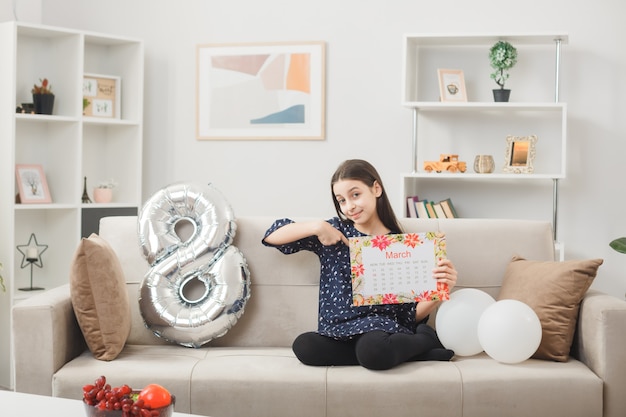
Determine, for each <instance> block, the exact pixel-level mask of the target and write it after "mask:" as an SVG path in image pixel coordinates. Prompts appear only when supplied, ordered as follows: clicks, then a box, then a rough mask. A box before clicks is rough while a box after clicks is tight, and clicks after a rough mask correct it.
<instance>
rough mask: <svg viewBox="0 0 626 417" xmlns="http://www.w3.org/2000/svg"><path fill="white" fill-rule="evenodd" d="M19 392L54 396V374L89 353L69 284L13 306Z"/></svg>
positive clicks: (14, 347)
mask: <svg viewBox="0 0 626 417" xmlns="http://www.w3.org/2000/svg"><path fill="white" fill-rule="evenodd" d="M12 330H13V352H14V371H15V391H19V392H27V393H32V394H41V395H52V375H53V374H54V373H55V372H56V371H57V370H59V369H60V368H61V367H62V366H63V365H65V364H66V363H67V362H69V361H70V360H72V359H73V358H75V357H76V356H78V355H80V354H81V353H82V352H84V351H85V349H86V348H87V345H86V343H85V339H84V338H83V334H82V332H81V330H80V327H79V326H78V322H77V321H76V317H75V316H74V310H73V308H72V302H71V299H70V289H69V284H66V285H63V286H60V287H57V288H54V289H51V290H48V291H45V292H43V293H40V294H37V295H34V296H32V297H30V298H28V299H26V300H24V301H22V302H20V303H18V304H16V305H15V306H14V307H13V324H12Z"/></svg>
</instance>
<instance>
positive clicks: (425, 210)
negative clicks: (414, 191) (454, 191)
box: [407, 197, 459, 219]
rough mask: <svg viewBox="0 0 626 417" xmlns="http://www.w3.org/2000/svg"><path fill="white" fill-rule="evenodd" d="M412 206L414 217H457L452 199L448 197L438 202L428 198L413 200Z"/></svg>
mask: <svg viewBox="0 0 626 417" xmlns="http://www.w3.org/2000/svg"><path fill="white" fill-rule="evenodd" d="M409 198H412V197H409ZM408 203H409V201H408V200H407V204H408ZM414 206H415V212H416V217H417V218H420V219H437V218H439V219H456V218H458V217H459V215H458V214H457V212H456V209H455V208H454V205H453V204H452V200H451V199H449V198H446V199H445V200H441V201H440V202H438V203H435V202H434V201H428V200H415V201H414ZM411 217H412V214H411Z"/></svg>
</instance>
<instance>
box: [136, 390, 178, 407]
mask: <svg viewBox="0 0 626 417" xmlns="http://www.w3.org/2000/svg"><path fill="white" fill-rule="evenodd" d="M137 400H143V402H144V404H145V405H147V406H148V407H150V408H152V409H154V408H161V407H167V406H168V405H170V403H171V402H172V396H171V395H170V393H169V391H168V390H166V389H165V388H163V387H162V386H161V385H159V384H148V385H146V386H145V388H144V389H142V390H141V392H140V393H139V396H138V397H137Z"/></svg>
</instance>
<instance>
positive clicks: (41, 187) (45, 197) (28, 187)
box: [15, 164, 52, 204]
mask: <svg viewBox="0 0 626 417" xmlns="http://www.w3.org/2000/svg"><path fill="white" fill-rule="evenodd" d="M15 177H16V179H17V188H18V190H19V198H20V203H22V204H33V203H51V202H52V198H51V197H50V191H49V190H48V182H47V181H46V175H45V174H44V172H43V167H42V166H41V165H24V164H18V165H16V166H15Z"/></svg>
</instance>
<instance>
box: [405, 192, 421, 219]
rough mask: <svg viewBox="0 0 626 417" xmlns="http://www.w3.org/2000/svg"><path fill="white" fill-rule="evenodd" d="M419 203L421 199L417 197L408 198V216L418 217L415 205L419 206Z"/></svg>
mask: <svg viewBox="0 0 626 417" xmlns="http://www.w3.org/2000/svg"><path fill="white" fill-rule="evenodd" d="M418 201H419V198H418V197H417V196H416V195H414V196H410V197H407V198H406V208H407V215H408V216H409V217H417V211H416V207H415V205H416V204H417V202H418Z"/></svg>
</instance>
